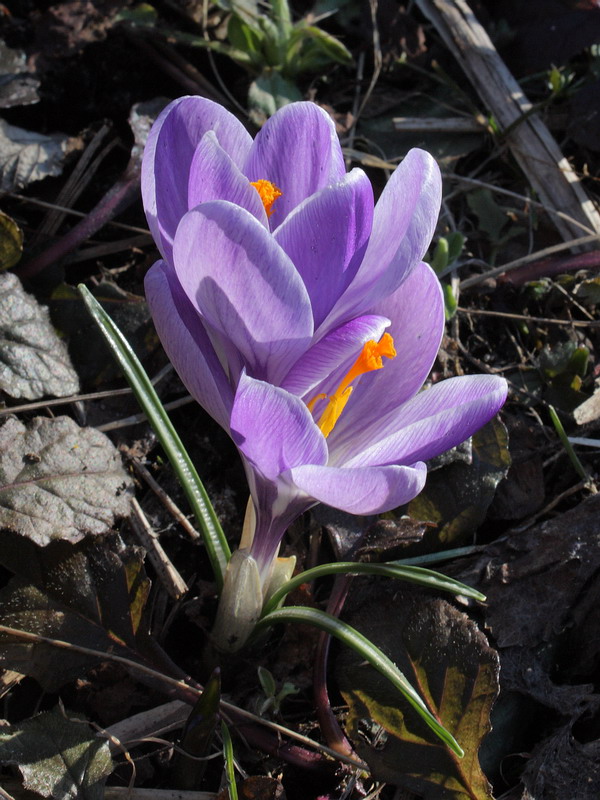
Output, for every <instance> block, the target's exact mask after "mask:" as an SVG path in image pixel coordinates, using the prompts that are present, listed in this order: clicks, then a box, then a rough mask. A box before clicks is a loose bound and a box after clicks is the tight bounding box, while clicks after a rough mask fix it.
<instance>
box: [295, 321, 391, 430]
mask: <svg viewBox="0 0 600 800" xmlns="http://www.w3.org/2000/svg"><path fill="white" fill-rule="evenodd" d="M383 356H385V357H386V358H394V357H395V356H396V350H395V348H394V340H393V339H392V337H391V336H390V334H389V333H384V334H383V336H382V337H381V339H380V340H379V342H375V341H373V340H372V339H371V340H369V341H368V342H366V343H365V344H364V345H363V349H362V350H361V352H360V355H359V356H358V358H357V359H356V361H355V362H354V364H353V365H352V366H351V367H350V369H349V370H348V372H347V373H346V375H345V376H344V378H343V380H342V382H341V383H340V385H339V386H338V388H337V389H336V390H335V392H334V393H333V394H332V395H330V396H329V398H328V399H329V402H328V403H327V406H326V408H325V410H324V411H323V413H322V414H321V416H320V418H319V421H318V423H317V425H318V426H319V428H320V429H321V431H322V432H323V435H324V436H325V437H327V436H329V434H330V433H331V431H332V430H333V429H334V427H335V424H336V422H337V421H338V419H339V418H340V415H341V413H342V411H343V410H344V408H345V407H346V403H347V402H348V400H349V399H350V395H351V394H352V386H350V384H351V383H352V381H354V380H356V378H358V377H359V376H360V375H364V374H365V372H372V371H373V370H375V369H381V368H382V367H383ZM324 397H326V395H322V394H319V395H317V396H316V397H313V399H312V400H311V401H310V403H309V404H308V410H309V411H312V410H313V408H314V405H315V403H316V402H317V400H321V399H323V398H324Z"/></svg>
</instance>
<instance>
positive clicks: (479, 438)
mask: <svg viewBox="0 0 600 800" xmlns="http://www.w3.org/2000/svg"><path fill="white" fill-rule="evenodd" d="M509 466H510V453H509V451H508V433H507V431H506V428H505V426H504V425H503V424H502V422H500V420H499V419H497V418H496V419H493V420H492V421H491V422H488V424H487V425H485V426H484V427H483V428H481V430H479V431H478V432H477V433H476V434H475V435H474V436H473V440H472V463H470V464H465V463H462V462H456V463H453V464H448V465H447V466H445V467H442V468H441V469H438V470H435V471H432V472H430V474H429V475H428V477H427V484H426V485H425V489H424V490H423V491H422V492H421V494H420V495H418V496H417V497H415V499H414V500H412V501H411V502H410V504H409V506H408V514H409V516H411V517H413V518H414V519H423V520H429V521H431V522H436V523H438V530H437V531H436V532H435V538H436V539H437V542H438V543H442V544H444V545H448V544H450V543H452V544H458V543H460V542H461V541H464V540H465V539H466V538H467V537H470V536H472V534H473V531H475V530H476V529H477V527H478V526H479V525H480V524H481V523H482V522H483V520H484V519H485V515H486V513H487V510H488V508H489V505H490V503H491V502H492V500H493V498H494V494H495V492H496V487H497V485H498V484H499V483H500V481H501V480H502V478H504V477H505V476H506V473H507V472H508V468H509ZM426 538H427V534H426Z"/></svg>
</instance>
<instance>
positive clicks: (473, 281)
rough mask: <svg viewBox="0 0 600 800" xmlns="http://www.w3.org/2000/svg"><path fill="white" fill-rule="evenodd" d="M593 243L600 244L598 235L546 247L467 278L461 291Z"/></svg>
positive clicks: (461, 283) (462, 283)
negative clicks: (525, 265)
mask: <svg viewBox="0 0 600 800" xmlns="http://www.w3.org/2000/svg"><path fill="white" fill-rule="evenodd" d="M592 242H598V236H596V234H593V235H590V236H581V237H580V238H579V239H572V240H571V241H570V242H562V243H561V244H553V245H551V246H550V247H544V248H543V250H538V251H537V253H530V254H529V255H527V256H523V257H522V258H516V259H515V260H514V261H509V262H508V264H502V266H500V267H494V268H493V269H489V270H488V271H487V272H482V273H481V274H480V275H472V276H471V277H470V278H465V280H464V281H461V282H460V288H461V290H464V289H468V288H470V287H471V286H477V284H479V283H482V282H483V281H486V280H488V279H489V278H495V277H496V276H497V275H502V274H503V273H505V272H510V271H511V270H513V269H517V267H521V266H523V264H529V263H531V262H532V261H538V260H539V259H541V258H545V257H546V256H551V255H553V254H554V253H561V252H563V251H564V250H570V249H571V248H572V247H578V246H579V245H585V244H591V243H592Z"/></svg>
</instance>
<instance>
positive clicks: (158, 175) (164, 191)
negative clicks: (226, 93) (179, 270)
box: [142, 97, 252, 261]
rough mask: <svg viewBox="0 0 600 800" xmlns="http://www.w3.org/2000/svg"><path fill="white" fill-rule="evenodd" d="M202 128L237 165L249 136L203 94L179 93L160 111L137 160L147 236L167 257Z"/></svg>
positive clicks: (183, 209) (247, 146)
mask: <svg viewBox="0 0 600 800" xmlns="http://www.w3.org/2000/svg"><path fill="white" fill-rule="evenodd" d="M207 131H214V132H215V134H216V136H217V139H218V140H219V144H220V145H221V147H223V148H224V149H225V151H226V152H227V153H228V154H229V156H230V157H231V159H232V160H233V162H234V164H237V166H238V167H241V166H242V164H243V163H244V161H245V159H246V156H247V154H248V151H249V150H250V147H251V145H252V137H251V136H250V134H249V133H248V131H247V130H246V129H245V128H244V126H243V125H242V123H241V122H240V121H239V120H238V119H236V118H235V117H234V116H233V114H230V113H229V111H227V110H226V109H224V108H223V107H222V106H220V105H219V104H218V103H214V102H213V101H212V100H207V99H206V98H204V97H180V98H179V99H177V100H174V101H173V102H172V103H170V104H169V105H168V106H167V107H166V108H165V109H164V110H163V112H162V113H161V114H160V116H159V117H158V119H157V120H156V122H155V123H154V125H153V126H152V129H151V131H150V134H149V136H148V141H147V143H146V147H145V150H144V159H143V162H142V198H143V201H144V209H145V211H146V217H147V219H148V225H149V226H150V231H151V232H152V236H153V237H154V240H155V242H156V244H157V246H158V248H159V250H160V251H161V253H162V255H163V257H164V258H165V259H166V260H167V261H169V260H170V258H171V252H172V247H173V238H174V236H175V231H176V230H177V225H178V224H179V221H180V219H181V218H182V217H183V215H184V214H185V212H186V211H188V210H189V206H188V204H187V199H188V198H187V191H188V174H189V169H190V164H191V163H192V159H193V156H194V152H195V150H196V147H197V146H198V144H199V143H200V141H201V139H202V137H203V136H204V134H205V133H206V132H207Z"/></svg>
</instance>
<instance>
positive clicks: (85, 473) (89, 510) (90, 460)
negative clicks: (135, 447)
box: [0, 417, 131, 545]
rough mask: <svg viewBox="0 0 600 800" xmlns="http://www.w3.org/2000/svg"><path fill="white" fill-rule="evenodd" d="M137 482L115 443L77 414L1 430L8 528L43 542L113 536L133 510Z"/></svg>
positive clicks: (0, 510) (2, 523) (0, 489)
mask: <svg viewBox="0 0 600 800" xmlns="http://www.w3.org/2000/svg"><path fill="white" fill-rule="evenodd" d="M130 487H131V478H130V477H129V476H128V475H127V473H126V472H125V470H124V468H123V465H122V463H121V458H120V455H119V453H118V452H117V450H116V449H115V447H114V446H113V444H112V443H111V442H110V440H109V439H108V438H107V437H106V436H105V435H104V434H103V433H100V432H99V431H97V430H95V429H94V428H80V427H79V425H77V423H76V422H74V421H73V420H72V419H71V418H70V417H56V418H55V419H46V418H45V417H36V418H35V419H33V420H31V421H30V422H29V423H28V424H27V427H25V425H23V424H22V423H21V422H19V420H17V419H15V418H13V417H11V418H9V419H8V420H7V421H6V422H5V423H4V425H3V426H2V428H0V527H2V528H5V529H8V530H11V531H14V532H16V533H19V534H21V535H22V536H26V537H27V538H29V539H31V540H32V541H33V542H35V543H36V544H39V545H47V544H48V543H49V542H51V541H53V540H55V539H65V540H67V541H70V542H77V541H78V540H79V539H82V538H83V537H84V536H85V535H87V534H99V533H105V532H106V531H108V530H109V529H110V527H111V526H112V524H113V522H114V520H115V518H116V517H120V516H125V515H127V513H128V508H129V494H128V490H129V489H130Z"/></svg>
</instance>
